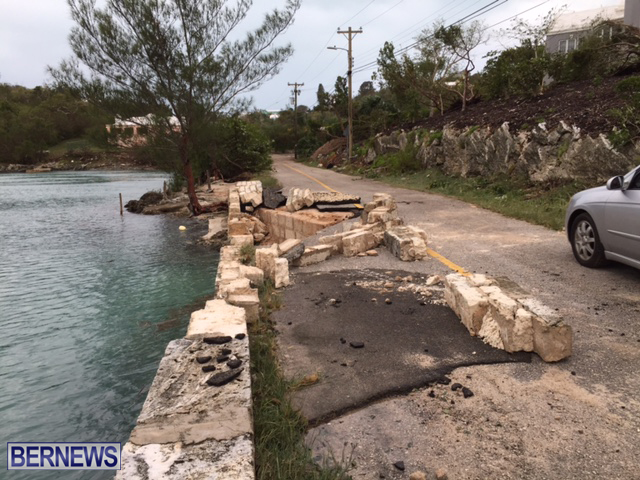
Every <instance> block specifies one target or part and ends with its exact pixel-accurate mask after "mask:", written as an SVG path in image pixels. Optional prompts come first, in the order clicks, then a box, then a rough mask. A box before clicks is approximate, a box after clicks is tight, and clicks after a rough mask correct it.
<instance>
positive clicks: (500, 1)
mask: <svg viewBox="0 0 640 480" xmlns="http://www.w3.org/2000/svg"><path fill="white" fill-rule="evenodd" d="M508 1H509V0H493V1H492V2H491V3H488V4H487V5H485V6H484V7H482V8H479V9H478V10H476V11H474V12H472V13H470V14H468V15H466V16H464V17H462V18H461V19H459V20H457V21H456V22H453V23H451V24H450V25H448V26H447V27H446V28H448V27H451V26H453V25H458V24H460V25H462V24H463V23H466V22H468V21H470V20H474V19H476V18H478V17H480V16H482V15H484V14H486V13H487V12H490V11H491V10H493V9H495V8H497V7H499V6H501V5H504V4H505V3H507V2H508ZM547 1H549V0H547ZM496 3H497V5H495V4H496ZM485 30H486V29H485ZM483 31H484V30H483ZM421 42H422V40H418V41H416V42H414V43H412V44H410V45H408V46H406V47H403V48H400V49H398V50H397V51H396V52H395V53H394V56H397V55H399V54H401V53H405V52H408V51H409V50H411V49H412V48H414V47H416V46H418V45H419V44H420V43H421ZM377 64H378V62H377V60H376V61H373V62H369V63H367V64H365V65H362V66H360V67H358V68H357V69H356V70H354V73H360V72H364V71H366V70H370V69H371V68H372V67H375V66H376V65H377Z"/></svg>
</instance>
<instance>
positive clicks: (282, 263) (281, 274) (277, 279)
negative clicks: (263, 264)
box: [273, 258, 289, 288]
mask: <svg viewBox="0 0 640 480" xmlns="http://www.w3.org/2000/svg"><path fill="white" fill-rule="evenodd" d="M273 283H274V285H275V287H276V288H281V287H286V286H288V285H289V261H288V260H287V259H286V258H277V259H276V261H275V271H274V276H273Z"/></svg>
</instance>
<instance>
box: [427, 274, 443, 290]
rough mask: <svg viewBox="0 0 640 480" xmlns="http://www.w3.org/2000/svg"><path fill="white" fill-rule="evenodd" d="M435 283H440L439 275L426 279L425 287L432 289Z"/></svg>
mask: <svg viewBox="0 0 640 480" xmlns="http://www.w3.org/2000/svg"><path fill="white" fill-rule="evenodd" d="M437 283H442V278H440V275H433V276H431V277H429V278H428V279H427V287H433V286H434V285H435V284H437Z"/></svg>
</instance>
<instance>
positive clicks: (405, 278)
mask: <svg viewBox="0 0 640 480" xmlns="http://www.w3.org/2000/svg"><path fill="white" fill-rule="evenodd" d="M402 280H403V281H404V282H407V283H411V282H413V277H412V276H411V275H409V276H408V277H404V278H403V279H402Z"/></svg>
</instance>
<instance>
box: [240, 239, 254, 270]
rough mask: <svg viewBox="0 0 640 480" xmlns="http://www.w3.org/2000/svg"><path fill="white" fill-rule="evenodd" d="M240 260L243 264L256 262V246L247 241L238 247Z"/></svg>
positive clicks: (252, 264)
mask: <svg viewBox="0 0 640 480" xmlns="http://www.w3.org/2000/svg"><path fill="white" fill-rule="evenodd" d="M239 254H240V262H241V263H242V264H243V265H251V266H255V264H256V247H255V246H253V245H249V244H248V243H247V244H245V245H243V246H242V247H240V252H239Z"/></svg>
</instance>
